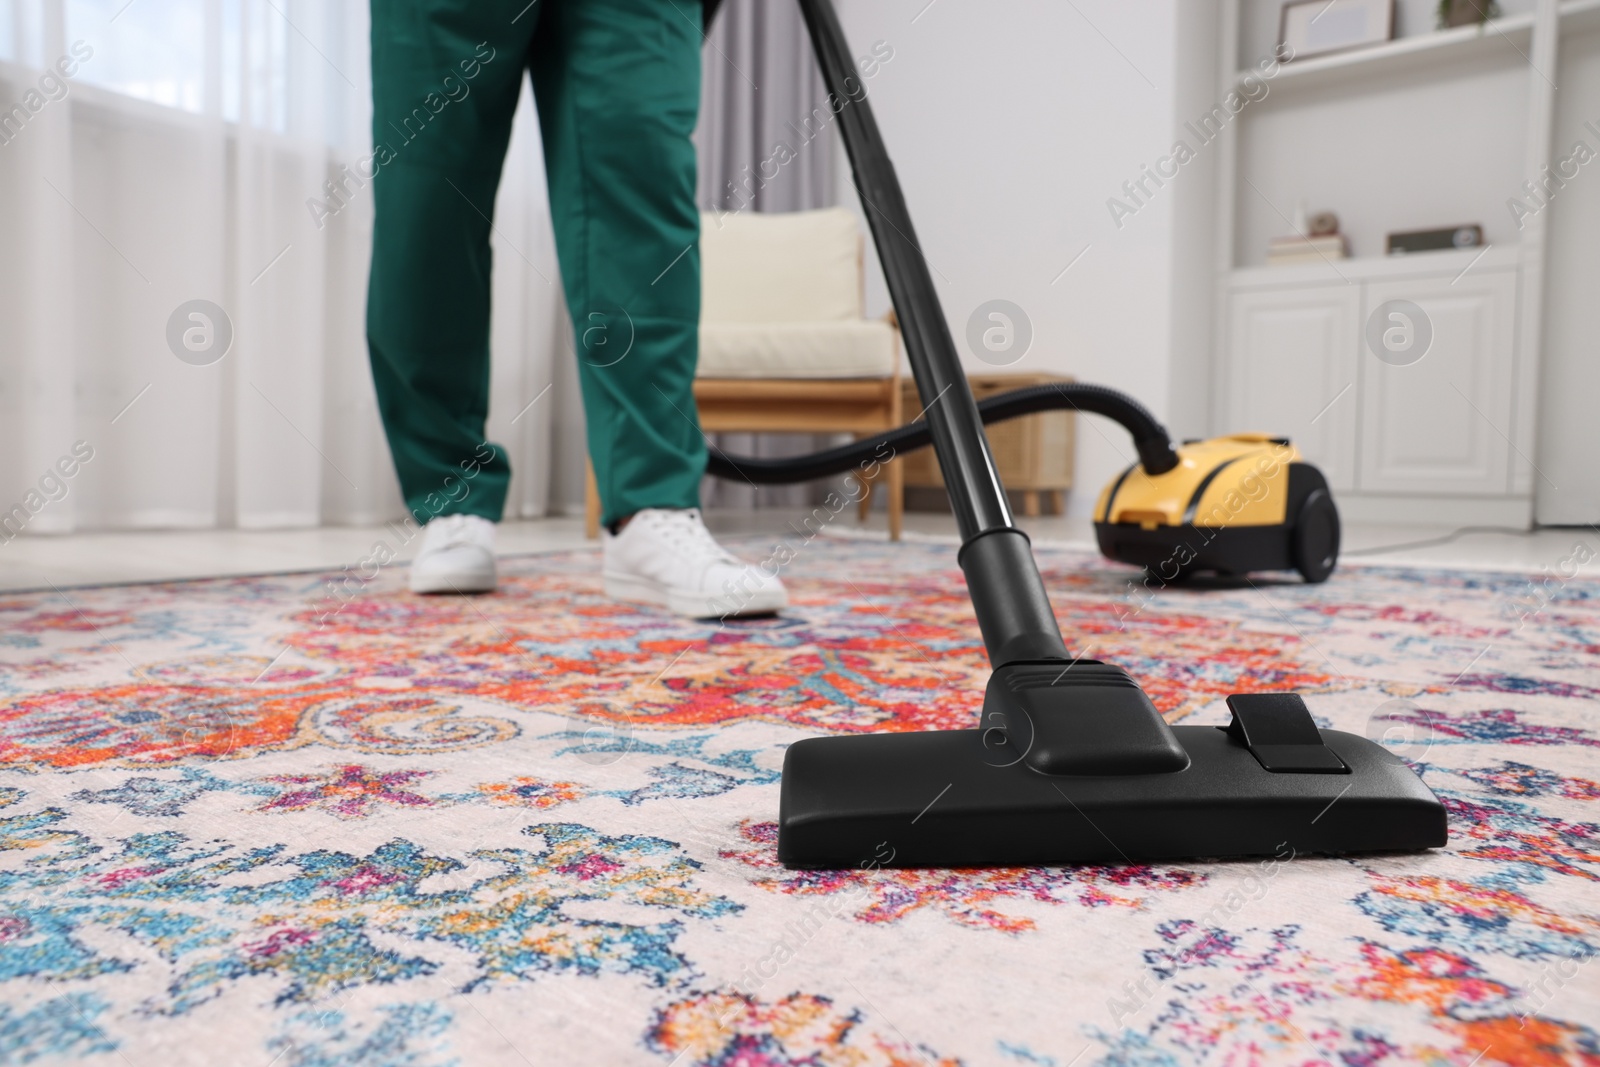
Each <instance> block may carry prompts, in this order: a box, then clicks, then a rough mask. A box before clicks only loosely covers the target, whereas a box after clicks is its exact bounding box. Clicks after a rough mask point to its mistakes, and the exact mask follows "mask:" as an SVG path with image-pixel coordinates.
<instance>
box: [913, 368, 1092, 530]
mask: <svg viewBox="0 0 1600 1067" xmlns="http://www.w3.org/2000/svg"><path fill="white" fill-rule="evenodd" d="M1070 381H1072V379H1071V378H1066V377H1062V376H1061V375H1059V374H969V375H968V376H967V383H968V385H970V386H971V388H972V396H973V398H974V399H976V400H985V399H987V398H989V397H991V396H994V395H995V394H996V393H1004V392H1009V391H1010V390H1012V389H1021V388H1024V387H1026V386H1030V385H1047V384H1049V383H1051V382H1070ZM902 388H903V389H904V390H905V396H904V400H903V403H904V408H905V412H906V417H907V418H911V417H913V416H915V415H917V414H920V413H921V411H922V402H921V401H920V400H919V399H918V397H917V386H916V383H915V382H913V381H911V380H910V379H909V378H907V379H905V380H904V381H903V382H902ZM1073 420H1074V415H1073V413H1072V412H1071V411H1045V412H1040V413H1039V414H1037V415H1026V416H1024V417H1022V418H1020V419H1011V420H1010V421H1008V422H995V423H990V424H989V425H988V427H986V429H987V430H988V434H989V449H990V451H992V452H993V453H994V462H995V466H996V467H997V468H998V469H999V471H1000V480H1001V481H1002V482H1004V483H1005V487H1006V488H1007V489H1009V490H1015V491H1017V492H1020V493H1021V494H1022V503H1023V512H1024V514H1027V515H1037V514H1039V513H1040V507H1039V499H1040V498H1039V494H1040V493H1041V492H1042V493H1044V494H1045V499H1046V500H1048V501H1049V502H1050V504H1051V505H1052V508H1051V510H1055V511H1057V512H1059V511H1060V509H1061V508H1062V506H1063V497H1062V494H1063V493H1064V492H1065V491H1066V490H1068V489H1071V488H1072V463H1073V443H1074V430H1075V424H1074V421H1073ZM903 462H904V463H905V468H906V473H905V478H906V487H907V488H908V489H909V488H918V489H942V488H943V487H944V479H943V478H941V477H940V476H939V463H938V460H936V459H935V458H934V455H933V449H931V448H924V449H920V450H918V451H916V452H912V453H910V454H909V455H907V456H905V457H904V459H903Z"/></svg>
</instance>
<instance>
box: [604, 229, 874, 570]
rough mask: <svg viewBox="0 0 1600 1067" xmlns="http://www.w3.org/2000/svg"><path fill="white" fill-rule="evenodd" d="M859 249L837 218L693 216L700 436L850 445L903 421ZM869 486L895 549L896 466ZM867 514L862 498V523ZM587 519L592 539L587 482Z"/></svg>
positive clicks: (855, 232) (857, 233) (857, 234)
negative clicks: (881, 485) (794, 436)
mask: <svg viewBox="0 0 1600 1067" xmlns="http://www.w3.org/2000/svg"><path fill="white" fill-rule="evenodd" d="M862 249H863V243H862V235H861V230H860V227H859V225H858V224H857V221H856V216H855V215H854V214H853V213H851V212H850V211H847V210H845V209H844V208H824V209H822V210H820V211H796V212H786V213H781V214H780V213H760V212H745V213H739V214H727V215H717V214H715V213H707V214H706V215H704V216H703V217H702V218H701V225H700V271H701V312H700V365H699V373H698V375H697V377H696V380H695V384H694V395H695V402H696V404H697V406H698V407H699V410H700V425H701V428H702V429H704V430H705V431H706V432H708V433H715V432H737V433H853V434H855V435H856V436H857V437H858V438H859V437H864V436H867V435H870V434H873V433H878V432H880V431H882V430H887V429H891V428H893V427H895V426H899V425H900V424H901V423H902V421H903V418H902V414H903V412H902V410H901V389H900V337H899V332H898V331H897V330H896V329H895V326H894V325H893V320H892V318H891V319H889V320H887V321H886V320H879V319H868V318H866V317H865V314H864V304H865V280H864V277H863V269H862ZM876 480H881V481H883V482H886V483H887V485H886V488H887V490H888V494H889V497H888V512H889V536H890V538H891V539H892V540H899V539H900V526H901V516H902V506H903V494H904V476H903V472H902V464H901V462H900V461H899V460H894V461H891V462H890V463H887V464H885V465H883V467H881V468H880V469H879V470H878V472H877V479H876ZM871 491H872V490H871V488H870V487H869V489H868V492H869V493H870V492H871ZM869 506H870V497H869V496H867V495H864V496H863V497H862V500H861V505H860V507H861V515H862V517H863V518H864V517H865V516H866V514H867V509H868V507H869ZM586 517H587V525H588V530H589V536H591V537H595V536H598V535H599V522H600V502H599V497H598V495H597V494H596V492H595V486H594V478H593V474H592V472H591V475H590V478H589V487H588V493H587V501H586Z"/></svg>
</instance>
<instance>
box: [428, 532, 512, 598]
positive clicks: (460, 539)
mask: <svg viewBox="0 0 1600 1067" xmlns="http://www.w3.org/2000/svg"><path fill="white" fill-rule="evenodd" d="M494 583H495V573H494V523H492V522H490V521H489V520H488V519H485V518H483V517H481V516H478V515H439V516H435V517H434V518H432V519H430V520H428V524H427V525H426V526H424V527H423V528H422V549H421V551H419V552H418V553H417V558H416V559H414V560H412V561H411V591H412V592H413V593H492V592H494Z"/></svg>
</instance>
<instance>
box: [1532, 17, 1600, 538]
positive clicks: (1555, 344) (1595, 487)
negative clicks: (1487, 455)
mask: <svg viewBox="0 0 1600 1067" xmlns="http://www.w3.org/2000/svg"><path fill="white" fill-rule="evenodd" d="M1556 84H1558V85H1559V86H1560V87H1561V88H1560V91H1559V92H1557V93H1556V114H1555V126H1554V136H1553V137H1552V139H1551V147H1552V150H1553V152H1554V154H1555V156H1556V158H1558V159H1561V158H1565V157H1566V156H1568V155H1569V154H1570V153H1571V151H1572V146H1573V143H1574V142H1575V141H1583V142H1585V143H1587V144H1588V145H1589V147H1590V148H1591V149H1600V136H1597V135H1596V134H1595V133H1594V131H1593V130H1591V129H1589V128H1588V126H1587V125H1586V124H1587V123H1593V124H1594V125H1595V126H1596V127H1600V29H1595V30H1589V31H1587V32H1585V33H1581V34H1573V35H1572V36H1570V37H1564V38H1563V40H1562V44H1561V56H1560V59H1559V61H1558V63H1557V65H1556ZM1597 234H1600V160H1596V161H1594V162H1591V163H1588V164H1586V165H1585V166H1584V167H1583V168H1582V169H1581V170H1580V171H1579V173H1578V176H1577V178H1575V179H1574V180H1572V181H1571V182H1569V183H1568V185H1567V187H1566V188H1564V189H1561V190H1559V191H1558V192H1557V193H1556V195H1555V197H1554V199H1552V200H1551V202H1550V230H1549V242H1550V244H1549V259H1548V261H1547V267H1546V270H1545V293H1544V301H1545V318H1544V325H1545V329H1544V361H1543V365H1542V368H1541V372H1542V378H1543V381H1542V382H1541V383H1540V384H1541V388H1540V392H1539V422H1538V434H1539V444H1538V453H1537V455H1536V457H1535V462H1537V463H1538V465H1539V470H1540V471H1541V472H1542V475H1543V476H1542V477H1539V478H1537V479H1536V480H1535V486H1536V489H1535V492H1536V493H1537V499H1536V507H1535V517H1536V518H1537V519H1538V520H1539V521H1540V522H1542V523H1548V524H1551V525H1567V524H1584V525H1588V524H1590V523H1594V522H1597V521H1600V459H1597V458H1596V457H1600V417H1596V405H1597V404H1600V356H1597V354H1596V349H1597V347H1600V345H1597V342H1596V338H1595V322H1596V317H1595V311H1594V296H1595V290H1596V288H1597V287H1600V242H1597V241H1596V239H1595V238H1596V235H1597Z"/></svg>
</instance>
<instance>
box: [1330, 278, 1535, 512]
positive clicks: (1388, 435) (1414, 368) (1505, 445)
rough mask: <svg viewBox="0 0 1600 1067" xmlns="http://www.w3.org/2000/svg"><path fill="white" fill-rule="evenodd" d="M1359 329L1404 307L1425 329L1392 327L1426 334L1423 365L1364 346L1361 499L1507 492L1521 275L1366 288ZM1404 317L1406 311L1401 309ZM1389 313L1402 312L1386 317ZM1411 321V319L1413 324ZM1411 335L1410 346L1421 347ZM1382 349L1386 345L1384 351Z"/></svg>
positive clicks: (1371, 284)
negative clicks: (1411, 308)
mask: <svg viewBox="0 0 1600 1067" xmlns="http://www.w3.org/2000/svg"><path fill="white" fill-rule="evenodd" d="M1365 288H1366V294H1365V296H1366V299H1365V307H1364V308H1363V310H1362V323H1363V328H1364V329H1368V328H1370V327H1368V326H1367V324H1368V323H1369V322H1370V320H1371V319H1372V317H1373V316H1380V318H1381V319H1382V320H1383V321H1380V322H1379V323H1378V324H1377V325H1378V326H1379V327H1383V326H1384V325H1385V323H1386V322H1388V321H1390V320H1389V319H1388V316H1387V315H1385V314H1383V313H1384V309H1385V307H1386V306H1387V307H1389V308H1394V307H1396V306H1397V305H1396V304H1393V303H1390V302H1391V301H1406V302H1409V303H1410V304H1412V305H1415V307H1417V308H1420V309H1421V312H1422V319H1421V321H1419V322H1417V323H1414V324H1409V325H1408V324H1406V323H1404V322H1403V321H1395V323H1394V326H1393V327H1391V328H1395V329H1401V330H1404V329H1411V330H1427V331H1429V332H1431V334H1432V340H1431V343H1430V344H1429V346H1428V348H1427V351H1426V352H1425V353H1423V354H1422V356H1421V358H1420V359H1417V360H1416V361H1415V362H1409V359H1410V358H1411V355H1412V354H1411V353H1402V354H1400V355H1399V356H1398V357H1395V356H1391V360H1393V362H1386V361H1384V360H1382V359H1380V358H1378V356H1377V355H1375V354H1374V353H1373V352H1372V351H1370V350H1369V346H1368V345H1367V344H1365V343H1363V346H1362V347H1363V349H1364V351H1363V357H1364V358H1363V359H1362V361H1361V364H1362V365H1361V420H1360V425H1361V438H1360V444H1359V449H1360V456H1361V460H1360V462H1361V467H1360V471H1361V473H1360V477H1359V479H1358V483H1359V485H1360V488H1361V489H1362V490H1363V491H1369V492H1397V493H1447V494H1448V493H1463V494H1479V493H1481V494H1488V495H1493V494H1504V493H1506V492H1507V490H1508V487H1509V475H1510V470H1511V431H1512V427H1511V413H1512V400H1513V397H1512V385H1513V378H1514V373H1513V372H1514V359H1513V349H1514V346H1515V337H1516V334H1515V329H1514V327H1515V321H1514V319H1515V308H1516V275H1515V274H1514V273H1513V272H1510V271H1500V272H1493V273H1487V272H1486V273H1476V272H1472V273H1468V274H1467V275H1465V276H1464V277H1462V278H1460V279H1457V280H1454V281H1452V280H1451V279H1450V278H1429V279H1405V280H1399V279H1396V280H1392V281H1382V282H1369V283H1367V285H1366V287H1365ZM1398 306H1400V307H1401V308H1402V312H1401V313H1404V310H1405V306H1404V305H1398ZM1388 314H1396V312H1393V311H1391V312H1389V313H1388ZM1407 317H1409V316H1407ZM1420 339H1421V338H1418V337H1416V336H1413V343H1415V342H1416V341H1417V340H1420ZM1380 347H1381V344H1380Z"/></svg>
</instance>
